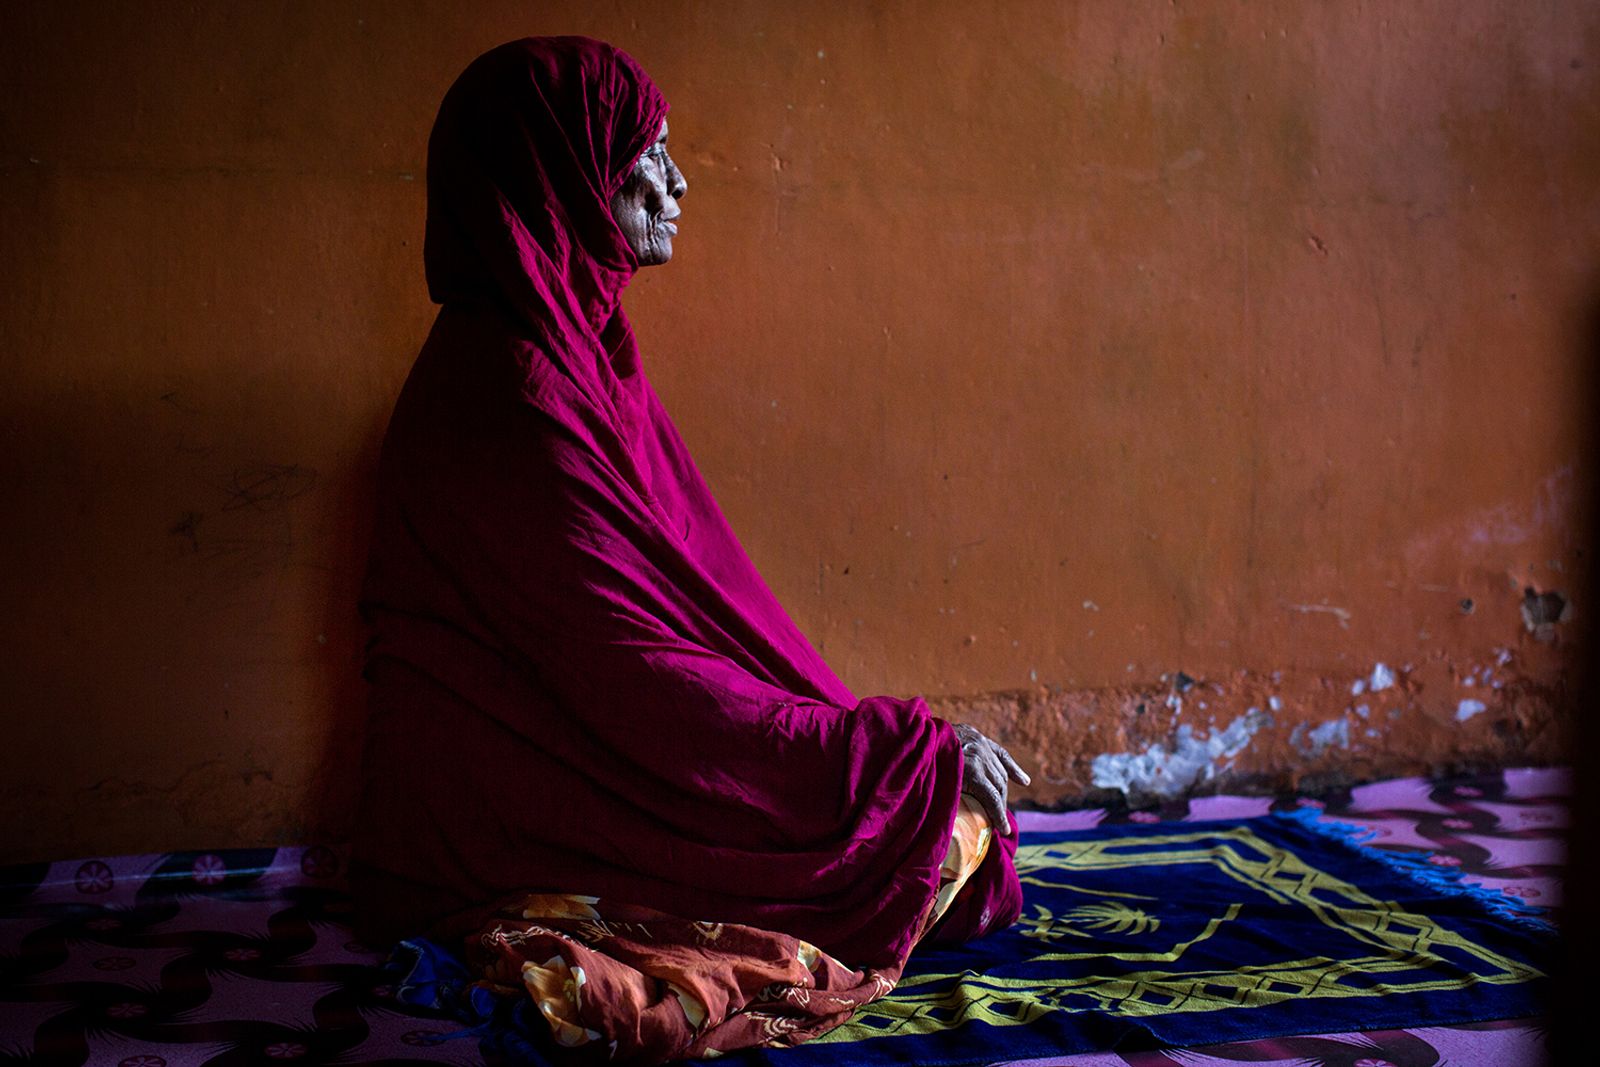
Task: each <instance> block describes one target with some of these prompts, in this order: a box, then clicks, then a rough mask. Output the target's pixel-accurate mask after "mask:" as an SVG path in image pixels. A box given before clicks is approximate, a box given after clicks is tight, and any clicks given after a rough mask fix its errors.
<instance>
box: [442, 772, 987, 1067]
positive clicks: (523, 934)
mask: <svg viewBox="0 0 1600 1067" xmlns="http://www.w3.org/2000/svg"><path fill="white" fill-rule="evenodd" d="M992 838H993V834H992V833H991V831H990V827H989V820H988V819H987V817H986V816H985V815H984V814H983V812H982V810H981V809H980V808H979V807H978V805H977V804H976V802H974V801H972V800H970V799H968V798H965V797H963V798H962V803H961V807H960V809H959V810H958V811H957V812H956V817H955V824H954V826H953V827H952V829H951V834H950V841H949V845H948V848H947V850H946V852H945V857H944V860H943V862H942V863H941V864H940V867H939V892H938V894H937V895H936V896H935V898H934V900H933V902H932V903H931V904H930V905H929V907H928V909H927V911H926V913H925V914H924V916H923V918H922V921H921V924H920V927H921V930H922V931H924V932H925V931H926V930H927V929H928V928H929V927H931V926H933V925H934V924H935V923H936V922H938V921H939V920H940V918H941V917H943V915H944V914H945V912H946V910H947V909H948V908H949V907H950V906H951V903H952V902H953V901H955V900H957V899H960V897H961V894H962V892H963V891H964V890H965V889H966V887H967V886H968V885H969V884H970V880H971V878H972V877H973V875H974V874H976V873H977V871H978V870H979V869H980V867H981V865H982V864H983V861H984V859H985V856H986V854H987V852H988V850H989V847H990V844H991V841H992ZM468 956H469V958H470V959H471V960H472V962H473V963H474V964H475V965H476V966H477V967H478V968H479V969H480V970H481V973H482V974H483V976H484V978H483V981H482V982H481V983H480V984H481V985H482V986H483V987H484V988H486V989H488V990H490V991H492V992H494V993H497V994H499V995H501V996H507V997H512V998H515V997H519V996H527V997H531V998H532V1000H533V1004H534V1006H535V1007H536V1008H537V1009H538V1011H539V1013H540V1015H541V1017H542V1018H543V1019H544V1021H545V1023H546V1024H547V1025H548V1026H549V1028H550V1035H551V1038H552V1039H553V1040H554V1041H555V1043H556V1044H557V1045H560V1046H562V1047H564V1048H572V1049H584V1050H586V1051H588V1052H594V1053H598V1054H600V1055H598V1056H596V1057H595V1058H604V1059H606V1060H610V1061H615V1062H619V1063H638V1064H655V1063H664V1062H666V1061H668V1060H674V1059H682V1058H699V1057H704V1056H716V1055H720V1054H722V1053H726V1052H734V1051H737V1050H739V1049H745V1048H757V1047H783V1046H789V1045H796V1044H799V1043H800V1042H802V1041H805V1040H808V1039H810V1038H812V1037H816V1036H818V1035H820V1034H823V1033H826V1032H827V1031H829V1030H831V1029H833V1028H834V1027H835V1026H838V1025H839V1024H841V1023H843V1022H845V1021H846V1020H848V1019H849V1018H850V1016H851V1015H852V1014H853V1013H854V1012H855V1011H856V1009H858V1008H860V1007H861V1006H863V1005H865V1004H868V1003H871V1002H872V1001H874V1000H877V999H878V998H879V997H882V996H885V995H886V994H888V993H889V992H890V991H891V990H893V989H894V987H895V983H896V982H897V981H899V978H900V973H901V971H902V969H903V966H904V961H900V962H897V963H894V964H890V965H889V966H886V967H881V968H867V969H864V970H854V969H852V968H850V967H849V966H847V965H845V964H843V963H841V962H840V961H839V960H837V959H835V958H833V957H832V956H831V955H829V954H828V953H826V952H824V951H822V950H821V949H819V948H817V947H816V946H815V945H812V944H810V943H808V942H806V941H803V940H800V939H798V938H795V937H791V936H789V935H787V934H783V933H779V932H774V931H770V930H761V929H757V928H754V927H750V926H743V925H738V924H734V923H721V922H705V921H688V920H683V919H678V918H675V917H673V916H670V915H664V914H662V913H660V912H657V911H654V910H652V909H648V908H640V907H634V906H630V905H626V904H613V903H611V902H609V901H605V900H603V899H601V898H599V897H594V896H580V895H574V894H559V893H551V894H538V893H534V894H518V895H516V896H515V897H513V898H512V899H510V900H508V901H505V902H503V903H502V904H501V906H500V907H499V908H498V909H497V910H496V912H495V913H494V914H493V915H492V916H490V917H489V918H488V919H487V920H486V921H485V923H484V925H483V927H482V928H481V929H480V930H479V931H478V932H477V934H476V936H474V937H472V938H470V939H469V941H468Z"/></svg>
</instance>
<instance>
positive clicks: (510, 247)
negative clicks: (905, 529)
mask: <svg viewBox="0 0 1600 1067" xmlns="http://www.w3.org/2000/svg"><path fill="white" fill-rule="evenodd" d="M664 113H665V103H664V102H663V101H662V100H661V98H660V94H659V93H658V92H657V91H656V89H655V87H654V86H653V85H651V84H650V83H649V81H648V79H647V78H645V77H644V75H643V73H642V72H641V71H639V70H638V68H637V66H636V65H635V64H633V63H632V61H631V60H628V59H627V58H626V57H625V56H624V55H622V53H620V52H618V51H617V50H615V49H613V48H610V47H609V46H605V45H601V44H598V43H596V42H592V41H586V40H583V39H581V38H557V39H529V40H527V41H521V42H515V43H514V44H513V45H508V46H504V47H502V48H500V49H496V50H495V51H493V52H490V53H488V54H487V55H485V56H484V57H481V58H480V59H479V60H478V61H477V62H476V63H474V64H473V66H472V67H470V68H469V69H468V71H467V72H466V73H465V74H463V75H462V78H461V80H460V81H458V83H457V85H456V86H455V87H454V88H452V90H451V92H450V94H449V95H447V97H446V100H445V104H444V106H443V107H442V108H441V111H440V116H439V119H438V121H437V122H436V124H435V129H434V133H433V137H432V139H431V141H430V155H429V159H430V164H429V166H430V171H429V222H428V249H427V259H428V268H429V282H430V286H431V288H432V290H433V292H434V294H435V297H436V299H439V300H441V301H443V303H444V306H443V307H442V309H441V311H440V313H439V317H438V319H437V321H436V323H435V326H434V329H433V331H432V333H431V334H430V336H429V338H428V340H427V342H426V344H425V345H424V347H423V351H422V353H421V355H420V356H419V358H418V360H417V362H416V364H415V366H414V367H413V368H412V371H411V374H410V376H409V378H408V379H407V381H406V384H405V387H404V389H403V390H402V393H401V396H400V399H399V401H398V402H397V404H396V408H395V411H394V415H393V417H392V419H391V421H390V425H389V428H388V432H387V435H386V437H385V440H384V446H383V452H382V456H381V459H380V465H379V481H378V506H377V515H376V522H375V528H374V533H373V547H372V552H371V556H370V559H369V565H368V572H367V577H366V582H365V586H364V589H363V596H362V610H363V614H364V616H365V618H366V619H367V621H368V622H369V624H370V626H371V631H372V639H371V642H370V645H369V648H368V656H367V671H366V673H367V678H368V680H369V682H370V683H371V685H370V699H369V708H370V716H369V725H368V741H367V750H366V757H365V763H364V770H363V786H362V804H361V810H360V813H359V818H358V831H357V836H356V841H355V860H356V868H355V870H354V872H353V873H354V876H355V880H356V888H357V891H358V893H360V895H361V897H362V899H361V901H360V905H361V911H360V914H361V916H362V918H363V920H364V927H365V933H366V934H367V935H368V936H371V937H376V938H383V937H393V936H399V935H403V934H409V933H416V932H420V931H421V930H423V929H426V928H430V927H431V928H433V929H434V930H435V931H438V932H448V931H450V930H455V931H457V932H462V931H465V930H467V929H470V928H472V927H473V926H474V924H475V922H476V920H477V918H479V917H481V910H475V909H480V906H481V905H483V904H484V902H487V901H493V900H496V899H499V898H501V897H503V896H504V895H505V894H507V893H511V892H516V891H524V890H540V889H544V890H549V891H562V892H573V891H576V892H583V893H589V894H595V895H598V896H601V897H604V898H606V899H611V900H618V901H629V902H635V903H640V904H647V905H649V906H651V907H653V908H657V909H659V910H661V911H663V912H667V913H671V914H677V915H698V916H706V917H709V918H713V919H715V920H717V921H722V922H729V923H743V924H748V925H751V926H755V927H759V928H762V929H771V930H782V931H784V932H785V933H786V934H788V935H791V936H793V937H796V938H799V939H802V940H805V941H808V942H811V943H813V944H816V945H819V946H822V947H824V948H825V949H826V950H827V951H828V952H831V953H833V954H835V955H837V956H838V957H839V958H841V959H844V960H847V961H849V962H850V964H851V965H852V966H855V967H871V966H878V965H883V964H886V963H889V962H891V961H894V960H897V959H903V957H904V955H905V953H906V951H908V950H909V948H910V945H911V944H912V943H913V941H914V940H915V937H916V935H917V932H918V931H917V923H918V919H919V918H920V917H921V916H922V915H923V914H924V912H925V910H926V907H927V905H928V903H929V901H930V900H931V899H932V897H933V895H934V892H935V889H936V887H937V885H938V880H939V864H940V860H941V857H942V856H943V855H944V851H945V848H946V845H947V843H948V841H949V833H950V827H951V823H952V819H953V816H954V813H955V810H956V806H957V797H958V793H959V789H960V784H961V760H960V752H959V748H958V745H957V743H956V740H955V737H954V734H953V732H952V731H951V729H950V728H949V726H948V725H947V724H945V723H943V722H941V721H939V720H937V719H935V718H933V717H932V716H931V715H930V714H929V712H928V709H927V707H926V705H925V704H924V703H923V702H922V701H920V700H902V699H894V698H889V697H872V698H868V699H864V700H858V699H857V698H856V697H855V696H854V695H853V694H851V693H850V691H849V690H848V689H847V688H846V687H845V686H844V685H843V684H842V683H841V682H840V681H839V680H838V679H837V678H836V677H835V676H834V675H833V673H832V672H831V671H830V670H829V669H828V668H827V666H826V665H825V664H824V663H823V662H822V660H821V659H820V657H819V656H818V655H817V653H816V652H815V650H814V649H813V648H812V647H811V645H810V644H809V642H807V640H806V639H805V637H804V636H803V635H802V634H801V633H800V632H799V630H798V629H797V628H796V627H795V626H794V624H793V623H792V622H791V621H790V619H789V618H788V616H787V615H786V614H785V612H784V611H783V609H782V607H781V606H780V605H779V604H778V603H777V601H776V599H775V598H774V597H773V595H772V594H771V592H770V591H769V590H768V589H767V587H766V585H765V584H764V583H763V581H762V580H761V578H760V576H759V575H758V574H757V572H756V570H755V568H754V566H753V565H752V564H751V562H750V560H749V559H748V557H747V556H746V555H745V553H744V551H743V549H742V548H741V547H740V546H739V544H738V542H737V540H736V539H735V537H734V535H733V533H732V532H731V530H730V529H729V527H728V525H727V523H726V522H725V520H724V519H723V517H722V515H721V513H720V511H719V510H718V508H717V506H716V504H715V502H714V501H713V500H712V497H711V494H710V492H709V490H708V489H707V488H706V486H705V483H704V482H703V481H702V479H701V478H700V475H699V473H698V472H697V471H696V469H695V466H694V464H693V462H692V460H691V459H690V458H689V455H688V452H687V450H686V449H685V447H684V445H683V442H682V440H681V439H680V438H679V436H678V434H677V431H676V429H675V428H674V427H673V425H672V422H671V420H670V419H669V418H668V417H667V415H666V412H665V411H664V410H663V409H662V407H661V404H660V402H659V400H658V399H657V397H656V395H655V393H654V390H653V389H652V388H651V387H650V384H649V382H648V381H647V380H646V378H645V376H644V373H643V372H642V370H641V369H640V367H639V364H638V359H637V351H636V348H635V345H634V341H633V336H632V332H631V330H630V328H629V326H628V323H627V320H626V317H625V316H624V315H623V312H622V310H621V308H620V306H619V304H618V303H617V298H618V295H619V294H620V292H621V290H622V287H623V286H624V285H625V284H626V281H627V278H628V277H629V276H630V275H631V273H632V269H633V267H632V258H631V255H632V254H631V252H630V251H628V248H627V245H626V242H624V241H623V240H622V239H621V236H620V234H618V233H617V232H616V229H615V226H614V224H612V223H611V222H610V217H609V213H608V210H607V208H606V205H607V203H608V200H609V196H610V195H611V193H613V192H615V190H616V188H617V187H618V185H619V184H620V182H621V180H622V177H623V176H624V175H625V174H626V173H627V170H628V168H629V167H630V166H631V165H632V163H633V162H634V160H635V159H636V158H637V156H638V155H639V153H640V152H641V151H642V150H643V148H644V147H645V145H646V144H647V143H648V142H649V141H650V140H651V139H653V137H654V136H655V133H656V132H658V130H659V126H660V121H661V116H662V115H663V114H664ZM553 131H559V132H560V136H559V137H556V135H555V133H554V132H553ZM991 857H992V861H991V862H990V863H989V864H986V865H985V871H984V872H983V873H982V876H981V877H980V879H979V881H980V882H982V883H984V884H986V885H988V886H989V889H988V890H987V892H988V895H989V896H990V897H993V898H994V899H996V900H1002V899H1005V898H1006V897H1007V895H1008V894H1012V890H1013V889H1014V888H1015V889H1017V892H1015V894H1013V895H1015V896H1016V898H1017V899H1018V900H1020V889H1019V887H1016V878H1015V874H1014V873H1013V872H1012V870H1011V868H1010V865H1009V862H1008V861H1006V860H1005V853H1004V851H1003V850H993V851H992V852H991ZM1013 915H1014V912H1013ZM988 920H989V922H988V924H977V923H976V921H975V920H974V925H973V926H972V929H971V930H970V933H976V932H979V930H980V928H981V927H982V926H983V925H989V924H992V925H999V924H1001V923H1002V922H1009V921H1010V917H1008V916H1005V915H1002V914H1001V913H1000V912H998V911H992V912H991V914H990V915H989V916H988ZM947 925H948V924H947Z"/></svg>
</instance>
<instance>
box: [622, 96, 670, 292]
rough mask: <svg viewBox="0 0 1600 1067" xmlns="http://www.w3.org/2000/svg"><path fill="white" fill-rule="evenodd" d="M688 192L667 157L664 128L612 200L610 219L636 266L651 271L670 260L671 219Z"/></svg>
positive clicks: (664, 124)
mask: <svg viewBox="0 0 1600 1067" xmlns="http://www.w3.org/2000/svg"><path fill="white" fill-rule="evenodd" d="M688 191H689V183H688V182H686V181H684V180H683V172H682V171H680V170H678V165H677V164H676V163H674V162H673V161H672V157H671V156H670V155H668V154H667V124H666V122H665V121H663V122H662V123H661V136H659V137H657V138H656V140H655V143H654V144H652V145H651V146H650V147H649V148H647V149H645V151H644V155H642V156H640V157H639V161H638V162H637V163H635V164H634V165H633V170H631V171H630V172H629V173H628V177H627V178H626V179H625V180H624V181H623V183H622V188H621V189H620V190H618V191H617V195H616V196H614V197H612V198H611V217H612V219H613V220H615V222H616V224H617V229H619V230H621V231H622V236H623V237H625V238H627V241H628V244H629V245H631V246H632V247H633V254H634V255H636V256H638V257H639V266H641V267H654V266H658V265H659V264H662V263H665V262H666V261H667V260H669V259H671V258H672V237H673V235H674V234H676V233H677V232H678V226H677V224H676V223H675V222H673V220H674V219H676V218H677V217H678V216H679V215H680V214H682V213H683V212H682V209H681V208H680V207H678V200H679V199H680V198H681V197H682V196H683V194H684V193H686V192H688Z"/></svg>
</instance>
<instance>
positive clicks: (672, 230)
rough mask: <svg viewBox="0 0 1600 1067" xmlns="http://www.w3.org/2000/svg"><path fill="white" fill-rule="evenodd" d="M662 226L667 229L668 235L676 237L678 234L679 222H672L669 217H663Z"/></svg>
mask: <svg viewBox="0 0 1600 1067" xmlns="http://www.w3.org/2000/svg"><path fill="white" fill-rule="evenodd" d="M661 228H662V229H663V230H666V231H667V236H669V237H676V236H677V235H678V224H677V223H676V222H670V221H668V220H667V219H662V220H661Z"/></svg>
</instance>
